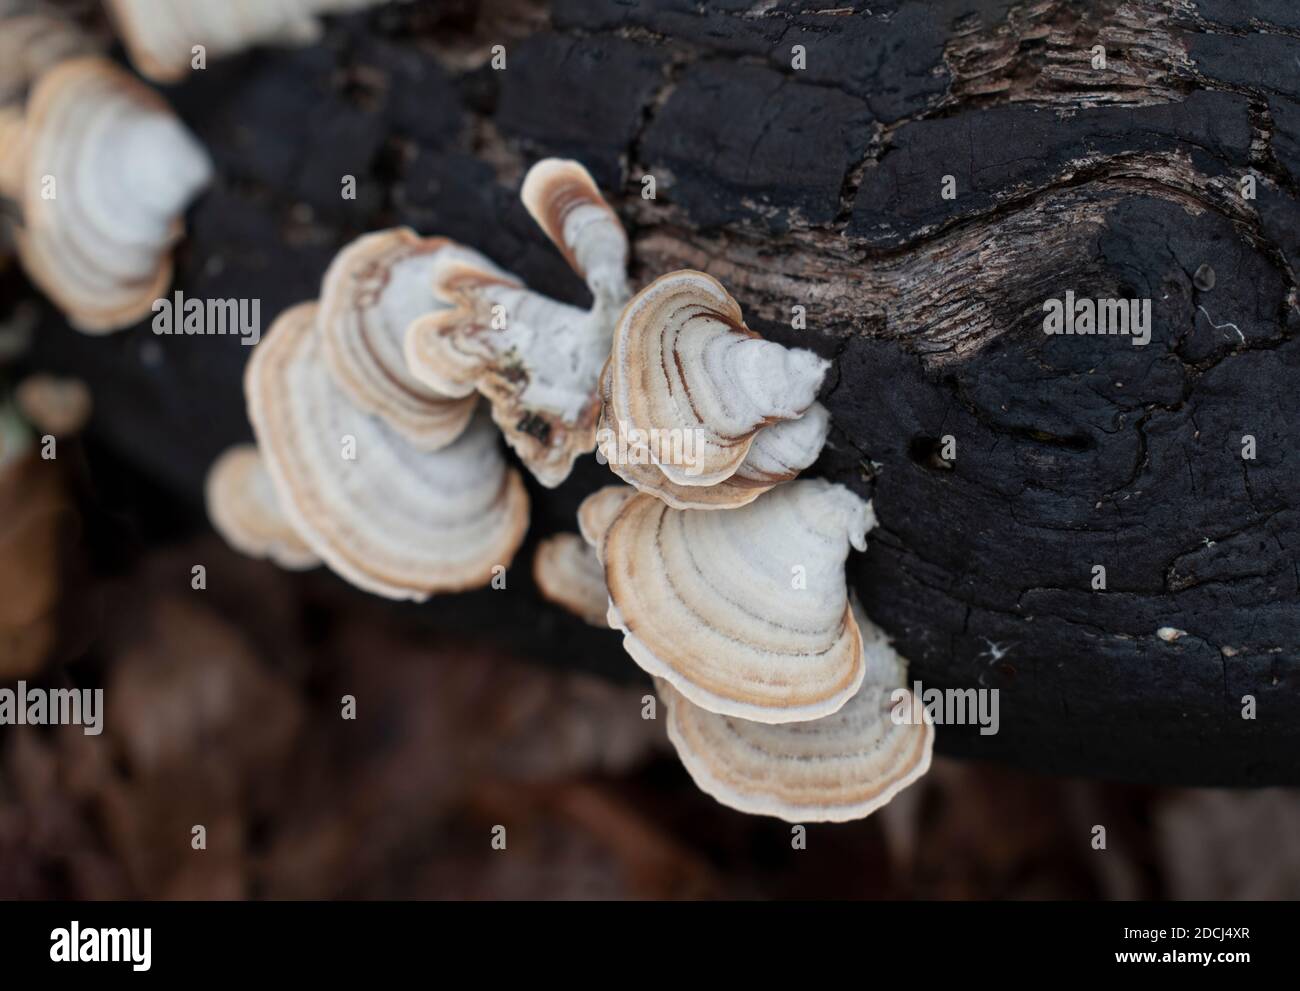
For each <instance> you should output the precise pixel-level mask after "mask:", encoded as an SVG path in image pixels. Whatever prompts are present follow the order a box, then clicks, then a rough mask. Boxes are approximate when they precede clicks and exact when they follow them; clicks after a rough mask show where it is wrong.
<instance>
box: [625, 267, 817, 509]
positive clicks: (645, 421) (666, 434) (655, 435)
mask: <svg viewBox="0 0 1300 991" xmlns="http://www.w3.org/2000/svg"><path fill="white" fill-rule="evenodd" d="M829 367H830V363H829V362H827V361H825V360H824V359H822V358H820V357H818V356H817V355H815V354H814V353H813V352H811V351H807V350H804V349H802V348H793V349H792V348H786V347H784V346H782V345H780V344H777V343H775V342H773V341H765V340H763V338H761V337H760V336H759V335H758V334H756V333H755V332H754V331H752V330H750V329H749V328H748V327H746V326H745V323H744V320H743V319H742V316H741V312H740V306H739V304H737V303H736V301H735V300H734V299H732V298H731V296H730V295H729V294H728V293H727V291H726V289H724V288H723V287H722V285H721V284H720V283H719V282H718V281H717V280H716V279H713V278H711V277H710V276H708V275H705V274H704V273H703V272H695V271H690V270H685V271H681V272H672V273H669V274H668V275H664V276H661V277H660V278H658V279H656V280H655V281H654V282H652V283H651V284H650V285H648V286H646V287H645V288H644V289H642V290H641V291H640V292H639V293H637V294H636V296H634V297H633V298H632V300H631V302H629V303H628V304H627V306H626V307H625V308H624V310H623V313H622V315H621V316H620V317H619V320H618V324H617V326H616V327H615V330H614V345H613V349H612V352H611V354H610V358H609V371H608V373H607V374H608V376H609V378H608V381H607V384H606V390H607V395H608V401H607V402H606V404H605V410H604V420H605V428H606V430H607V431H612V432H614V434H615V438H616V439H615V441H614V442H615V443H617V444H618V445H620V446H624V447H628V448H631V449H632V450H633V451H640V452H642V454H643V456H644V457H646V458H648V460H649V461H650V462H651V463H653V464H654V465H657V466H658V467H659V469H660V470H661V471H662V472H663V474H664V475H665V476H667V478H668V481H670V482H672V483H673V484H674V485H678V486H706V485H716V484H717V483H719V482H722V481H725V480H726V479H729V478H731V476H733V475H735V474H736V473H737V472H738V471H739V470H740V468H741V466H742V465H743V464H744V463H745V459H746V457H747V456H748V455H749V452H750V449H751V447H752V446H753V444H754V440H755V437H756V436H757V435H758V433H759V432H760V431H761V430H763V428H765V427H770V426H771V425H772V424H775V423H778V422H780V421H782V420H796V419H798V418H800V417H802V416H804V414H805V413H807V412H808V410H809V408H810V407H811V406H812V405H813V401H814V400H815V399H816V397H817V391H818V389H819V388H820V386H821V383H822V379H823V378H824V377H825V375H826V371H827V369H828V368H829ZM801 439H802V440H804V441H806V442H808V443H809V445H810V450H809V451H808V452H805V453H803V454H801V455H800V456H798V457H796V458H794V459H793V460H795V461H796V462H797V463H802V464H803V465H805V466H806V465H807V464H811V462H812V460H813V459H815V458H816V455H817V452H818V451H820V444H821V442H822V441H824V440H825V434H824V433H820V435H819V433H818V431H815V430H810V431H808V436H807V437H802V436H801ZM814 442H815V443H814ZM813 447H815V449H812V448H813ZM606 458H607V459H608V460H610V461H611V462H613V461H614V460H616V459H615V458H614V457H611V456H610V453H609V451H608V450H607V451H606ZM783 458H785V459H788V458H789V455H785V456H783ZM618 460H624V459H623V458H619V459H618Z"/></svg>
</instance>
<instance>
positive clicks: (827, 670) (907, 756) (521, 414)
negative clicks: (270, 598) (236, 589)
mask: <svg viewBox="0 0 1300 991" xmlns="http://www.w3.org/2000/svg"><path fill="white" fill-rule="evenodd" d="M521 195H522V199H523V202H524V204H525V206H526V208H527V209H528V211H529V212H530V214H531V215H532V217H533V218H534V219H535V220H536V221H537V223H538V225H539V226H540V227H541V228H542V230H543V231H544V232H545V233H546V235H547V236H548V237H549V238H550V239H551V241H552V242H553V243H554V244H555V246H556V247H557V248H558V249H559V250H560V251H561V253H562V254H563V255H564V257H565V259H566V260H567V261H568V262H569V264H570V265H571V266H572V267H573V269H574V271H576V272H577V273H578V274H579V275H581V276H582V277H583V278H584V280H585V281H586V283H587V286H588V288H589V289H590V292H591V297H592V301H591V305H590V306H589V307H588V308H586V309H582V308H579V307H575V306H570V305H567V304H564V303H560V302H557V301H556V300H554V299H551V298H549V297H547V296H544V295H542V294H541V293H538V292H536V291H534V290H533V289H530V288H529V287H527V286H526V285H524V284H523V282H521V281H520V280H519V279H518V278H516V277H515V276H513V275H511V274H509V273H508V272H506V271H504V270H502V269H501V268H499V267H497V265H496V264H494V263H493V262H492V261H491V260H489V259H488V258H486V257H484V256H483V255H481V254H479V253H478V252H476V251H474V250H473V249H471V248H469V247H466V246H463V245H460V244H457V243H455V242H453V241H449V240H447V239H445V238H440V237H421V236H419V235H417V234H415V233H414V232H412V231H409V230H406V229H404V228H402V229H392V230H386V231H379V232H376V233H372V234H367V235H364V236H363V237H361V238H359V239H357V240H356V241H354V242H353V243H352V244H350V245H348V246H347V247H346V248H345V249H344V250H343V251H341V252H340V253H339V255H338V256H337V257H336V258H335V260H334V261H333V263H332V264H331V265H330V267H329V269H328V271H327V272H326V274H325V277H324V280H323V283H322V289H321V296H320V301H319V303H316V302H310V303H304V304H301V305H299V306H297V307H294V308H291V309H290V310H288V311H286V312H285V313H283V314H281V315H280V317H279V318H278V319H277V320H276V322H275V324H274V325H273V326H272V328H271V330H270V331H269V332H268V333H267V334H266V335H265V337H264V338H263V339H262V341H261V342H260V343H259V344H258V345H257V347H256V349H255V351H254V353H253V356H252V359H251V361H250V362H249V366H248V370H247V373H246V376H245V391H246V398H247V401H248V409H249V418H250V419H251V421H252V423H253V428H254V432H255V434H256V437H257V446H256V447H251V446H249V447H241V448H237V449H234V450H232V451H230V452H227V454H226V455H225V456H223V457H222V458H221V459H220V460H219V461H218V462H217V463H216V464H215V465H214V466H213V469H212V472H211V475H210V477H209V482H208V503H209V511H210V514H211V516H212V519H213V522H214V524H215V525H216V527H217V528H218V529H219V530H220V531H221V532H222V533H223V534H224V535H225V537H226V539H227V540H228V541H229V542H230V543H231V544H232V545H234V546H235V547H237V548H239V549H240V550H243V551H244V552H246V553H248V554H252V555H257V556H263V557H268V558H271V559H272V560H274V561H277V562H279V563H280V564H282V565H284V566H286V567H291V568H294V567H309V566H311V565H312V564H314V563H315V562H316V561H317V560H319V561H321V562H324V563H325V564H326V565H328V566H329V567H330V568H332V569H333V570H334V571H336V572H337V573H338V574H340V575H342V576H343V577H344V578H346V579H347V580H349V581H351V582H352V583H354V584H355V585H357V586H359V587H361V588H363V589H366V590H368V591H371V592H375V593H377V594H380V595H385V596H389V597H392V598H408V599H423V598H426V597H428V596H429V595H432V594H435V593H439V592H449V591H457V590H463V589H469V588H474V587H479V586H483V585H486V584H488V583H489V582H490V581H491V579H492V578H493V577H495V575H496V574H497V570H498V569H499V568H502V569H503V568H504V567H505V566H507V565H508V564H509V563H510V561H511V560H512V558H513V557H514V555H515V553H516V551H517V550H518V548H519V545H520V543H521V542H522V540H523V537H524V532H525V530H526V528H527V525H528V517H529V503H528V497H527V494H526V491H525V488H524V484H523V479H522V477H521V475H520V473H519V471H517V470H516V469H514V468H512V467H510V466H509V464H508V463H507V461H506V459H505V456H504V452H503V450H502V448H501V445H500V438H499V436H498V431H497V430H496V429H494V427H493V422H494V421H495V424H496V426H497V427H499V428H500V433H501V434H503V435H504V438H505V440H506V442H507V443H508V444H509V445H510V446H511V447H512V448H513V449H514V450H515V452H516V454H517V455H518V457H519V460H520V461H521V463H522V464H523V465H524V466H525V467H526V468H528V470H529V471H530V472H531V473H532V474H533V475H534V476H535V478H536V479H537V480H538V482H540V483H541V484H542V485H544V486H556V485H558V484H560V483H561V482H563V481H564V480H565V479H566V478H567V477H568V476H569V474H570V472H571V470H572V467H573V464H574V462H575V460H576V459H577V458H578V457H580V456H581V455H583V454H586V453H590V452H592V451H593V450H599V452H600V455H601V458H602V460H604V461H605V462H606V463H608V465H609V466H610V468H611V470H612V471H613V472H614V473H615V474H616V475H617V476H619V477H620V478H621V479H622V480H623V481H624V482H626V483H628V484H616V485H609V486H606V487H604V488H602V489H600V490H599V491H597V492H595V493H593V494H592V495H590V496H588V497H587V499H586V500H585V501H584V502H583V503H582V506H581V508H580V510H579V512H578V520H577V523H578V530H579V533H561V534H557V535H554V536H551V537H549V538H547V539H545V540H543V541H542V542H541V543H540V544H539V545H538V547H537V551H536V554H535V556H534V558H533V576H534V579H535V581H536V585H537V587H538V589H539V590H540V592H541V594H542V595H543V596H544V597H545V598H547V599H548V600H550V601H552V602H554V603H556V604H557V605H559V606H561V607H563V608H565V609H567V610H569V611H570V612H572V613H574V614H575V615H577V616H579V617H581V618H582V619H583V620H585V621H586V622H588V623H590V624H592V625H594V626H600V627H608V628H611V629H614V630H617V631H619V632H620V633H621V634H622V637H623V645H624V648H625V649H626V651H627V653H628V654H629V655H630V656H631V657H632V659H633V660H634V661H635V662H636V663H637V664H638V665H639V666H640V667H641V668H642V669H643V670H644V671H645V672H647V673H648V674H649V675H651V676H652V677H653V679H654V681H655V684H656V686H657V690H658V692H659V694H660V696H661V698H662V699H663V701H664V705H665V707H666V711H667V722H668V729H669V738H670V740H671V741H672V743H673V745H674V746H675V747H676V748H677V751H678V753H679V755H680V756H681V759H682V761H683V763H684V764H685V766H686V767H687V769H688V770H689V772H690V773H691V775H692V776H693V777H694V779H695V780H696V782H697V783H698V784H699V785H700V787H701V788H702V789H704V790H705V791H706V792H708V793H709V794H711V795H713V796H714V797H716V798H717V799H718V800H719V801H721V802H723V803H725V804H727V805H730V806H733V807H734V808H737V809H740V810H742V811H746V812H752V813H759V814H766V815H775V816H782V817H785V818H787V819H790V820H792V821H817V820H825V821H842V820H847V819H854V818H859V817H861V816H865V815H867V814H869V813H870V812H872V811H873V810H874V809H876V808H878V807H879V806H881V805H883V804H884V803H886V802H888V801H889V800H890V798H891V797H892V796H893V795H894V794H895V793H896V792H897V791H898V790H900V789H901V788H903V787H905V786H906V785H908V784H909V783H911V782H912V781H914V780H915V779H916V778H918V777H919V776H920V775H922V774H924V773H925V771H926V769H927V768H928V766H929V762H930V752H931V748H932V746H933V738H934V730H933V726H932V725H931V724H930V723H929V722H928V721H927V719H926V718H925V716H924V713H923V712H919V711H918V707H917V705H916V700H915V699H913V698H912V696H911V695H910V693H909V692H908V691H907V688H906V687H905V686H906V664H905V662H904V661H903V660H902V659H901V658H900V657H899V656H898V655H897V653H895V651H894V650H893V649H892V648H891V647H890V645H889V643H888V641H887V639H886V637H885V635H884V634H883V633H882V632H881V631H880V630H879V629H877V628H876V627H875V626H874V625H873V624H872V623H871V622H870V621H869V620H868V619H867V618H866V616H865V615H864V614H863V613H862V611H861V610H860V608H858V606H857V604H856V602H855V601H854V600H853V598H852V596H851V594H850V591H849V588H848V583H847V580H846V576H845V562H846V560H847V558H848V555H849V553H850V552H851V551H852V550H854V549H856V550H859V551H861V550H864V549H865V547H866V535H867V533H868V531H869V530H870V529H871V528H872V527H873V526H874V525H875V516H874V513H873V510H872V507H871V504H870V503H869V502H867V501H865V500H864V499H862V498H860V497H859V496H858V495H856V494H854V493H853V492H852V491H850V490H849V489H848V488H846V487H845V486H843V485H838V484H833V483H832V482H829V481H827V480H825V479H818V478H810V479H801V478H799V477H798V476H799V475H800V474H801V473H802V472H803V471H804V470H805V469H807V468H809V467H810V466H811V465H812V464H813V463H814V462H815V461H816V460H817V458H818V456H819V455H820V453H821V450H822V448H823V446H824V445H825V443H826V439H827V433H828V430H829V427H830V416H829V414H828V412H827V410H826V409H825V408H824V407H823V406H821V405H820V404H819V403H818V402H817V395H818V393H819V391H820V389H821V387H822V384H823V380H824V378H825V376H826V373H827V371H828V369H829V367H830V363H829V362H827V361H825V360H824V359H822V358H821V357H819V356H818V355H816V354H815V353H813V352H811V351H808V350H804V349H800V348H787V347H785V346H783V345H781V344H779V343H776V342H773V341H767V340H765V339H763V337H762V336H760V335H759V334H757V333H756V332H754V331H753V330H751V329H750V328H748V327H747V326H746V325H745V322H744V319H743V315H742V313H741V309H740V306H739V305H738V304H737V302H736V301H735V300H734V299H732V297H731V296H730V295H729V294H728V293H727V291H726V289H724V288H723V286H722V285H721V284H719V283H718V282H717V281H716V280H714V279H712V278H710V277H709V276H707V275H704V274H703V273H700V272H694V271H682V272H673V273H671V274H669V275H665V276H663V277H661V278H659V279H657V280H655V281H654V282H652V283H651V284H650V285H648V286H647V287H646V288H644V289H642V290H641V291H640V292H639V293H637V294H636V295H635V296H632V295H631V292H630V287H629V285H628V279H627V265H628V241H627V237H626V235H625V233H624V231H623V228H622V225H621V224H620V222H619V220H618V217H617V216H616V215H615V213H614V212H613V210H612V209H611V208H610V207H609V205H608V204H607V203H606V202H605V200H604V199H603V197H602V196H601V194H600V192H599V191H598V190H597V188H596V186H595V184H594V183H593V181H592V179H591V177H590V175H588V173H587V171H586V170H585V169H584V168H583V167H582V166H581V165H579V164H578V163H576V162H570V161H563V160H556V159H547V160H544V161H542V162H539V163H537V164H536V165H535V166H534V167H533V168H532V169H531V170H530V171H529V173H528V175H527V177H526V178H525V180H524V184H523V189H522V194H521ZM629 297H630V298H629ZM487 407H490V410H491V415H490V417H489V415H488V412H487ZM900 706H902V707H903V708H906V709H907V710H908V711H907V713H905V714H904V718H895V717H896V716H897V715H898V711H897V710H898V709H899V707H900Z"/></svg>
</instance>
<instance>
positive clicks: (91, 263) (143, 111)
mask: <svg viewBox="0 0 1300 991" xmlns="http://www.w3.org/2000/svg"><path fill="white" fill-rule="evenodd" d="M211 174H212V168H211V164H210V162H209V160H208V156H207V152H205V151H204V149H203V148H202V146H200V145H199V144H198V142H197V141H195V139H194V138H193V136H191V135H190V133H189V132H188V131H186V130H185V128H184V127H183V126H182V125H181V123H180V121H179V120H178V119H177V118H176V117H175V116H174V115H173V114H172V112H171V110H170V109H169V108H168V107H167V104H166V103H165V102H164V101H163V100H162V99H161V98H160V97H159V96H158V95H157V94H156V93H154V92H153V91H152V90H150V89H149V88H148V87H147V86H145V85H144V84H142V83H140V82H139V81H138V80H136V79H135V78H134V77H133V76H131V75H130V74H129V73H127V72H125V71H123V70H122V69H119V68H118V67H117V66H115V65H114V64H113V63H112V62H110V61H108V60H107V59H103V58H100V57H98V56H86V57H81V58H74V59H68V60H67V61H64V62H61V63H59V64H58V65H56V66H55V67H54V68H52V69H50V70H49V71H48V72H46V73H45V74H44V75H42V76H41V77H40V79H39V80H37V82H36V85H35V87H34V88H33V89H32V93H31V96H30V98H29V99H28V101H27V110H26V116H25V119H24V124H23V162H22V167H21V170H20V172H19V175H18V182H17V184H16V185H11V186H10V187H9V188H7V189H6V190H4V193H5V194H6V195H8V196H10V197H12V198H13V199H15V200H16V201H17V202H18V204H19V211H20V213H21V223H20V226H19V227H18V229H17V231H16V240H17V244H18V254H19V257H20V259H21V260H22V262H23V266H24V267H25V268H26V269H27V272H28V274H29V275H30V276H31V278H32V281H33V282H35V283H36V284H37V285H38V286H39V287H40V288H41V290H42V291H44V292H45V294H46V295H48V296H49V297H50V298H51V299H52V300H53V301H54V302H55V303H56V304H57V305H58V306H59V308H60V309H61V310H63V312H64V313H65V314H66V315H67V317H68V320H69V321H70V322H71V323H72V324H73V325H74V326H75V327H77V328H79V329H80V330H83V331H87V332H91V333H102V332H105V331H110V330H116V329H118V328H121V327H125V326H128V325H129V324H132V323H134V322H135V321H137V320H139V319H141V318H142V317H144V316H145V315H146V314H148V313H149V312H150V310H151V308H152V306H153V303H154V300H155V299H157V298H158V297H159V296H160V295H162V294H163V293H164V292H165V291H166V289H167V286H168V285H169V284H170V282H171V276H172V262H171V248H172V245H173V243H174V242H175V241H176V240H177V239H178V238H179V237H180V234H181V231H182V221H181V214H182V213H183V212H184V210H185V207H186V205H187V204H188V203H189V202H190V200H191V199H193V197H194V196H195V195H197V194H198V192H199V191H200V190H201V189H202V188H203V187H204V186H206V185H207V183H208V181H209V179H210V177H211Z"/></svg>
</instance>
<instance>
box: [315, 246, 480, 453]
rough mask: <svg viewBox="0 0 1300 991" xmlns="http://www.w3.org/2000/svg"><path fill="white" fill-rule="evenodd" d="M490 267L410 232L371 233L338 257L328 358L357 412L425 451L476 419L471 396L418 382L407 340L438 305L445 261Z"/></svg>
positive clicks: (324, 300) (328, 305)
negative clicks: (434, 284)
mask: <svg viewBox="0 0 1300 991" xmlns="http://www.w3.org/2000/svg"><path fill="white" fill-rule="evenodd" d="M443 257H452V258H456V259H464V260H471V261H475V262H478V263H481V264H485V265H490V264H491V263H490V262H488V261H487V259H485V258H483V257H482V256H481V255H479V254H477V253H476V252H474V251H471V250H470V249H469V248H464V247H462V246H460V245H458V244H456V243H455V242H454V241H449V240H448V239H447V238H442V237H428V238H422V237H420V236H418V235H417V234H416V233H415V232H414V231H411V230H410V229H408V228H405V227H395V228H391V229H389V230H384V231H378V232H376V233H373V234H365V235H362V236H361V237H359V238H357V239H356V240H355V241H353V242H352V243H351V244H349V245H348V246H347V247H345V248H344V249H343V250H342V251H340V252H339V253H338V255H336V256H335V258H334V261H333V262H331V263H330V267H329V269H328V271H326V273H325V279H324V281H323V282H322V284H321V298H320V316H319V318H318V319H319V322H320V327H321V332H322V334H323V337H324V354H325V360H326V362H327V364H328V365H329V368H330V372H331V373H332V374H333V376H334V379H335V381H336V382H338V384H339V387H340V388H341V389H342V390H343V392H344V393H345V394H346V395H347V397H348V399H349V400H350V401H351V402H352V404H353V405H355V406H356V407H357V408H359V409H361V410H363V411H364V412H366V413H373V414H374V415H376V416H380V417H382V418H383V419H384V420H386V421H387V422H388V424H389V425H390V426H392V427H393V428H394V429H395V430H397V432H398V433H400V434H401V435H402V436H403V437H404V438H405V439H406V440H407V442H408V443H410V444H412V445H414V446H415V447H418V448H420V449H421V450H425V451H433V450H437V449H438V448H440V447H445V446H446V445H447V444H450V443H451V442H452V441H454V440H455V439H456V438H457V437H458V436H459V435H460V432H461V431H462V430H464V429H465V425H466V424H467V423H469V419H470V417H471V416H472V415H473V413H474V406H475V405H476V402H477V399H476V397H475V396H474V395H473V394H472V392H471V394H469V395H468V396H467V395H466V394H464V393H456V394H453V393H452V392H450V391H442V390H437V389H434V388H431V387H429V386H427V385H425V384H424V383H423V382H421V381H420V380H419V379H418V378H416V377H415V376H413V375H412V374H411V373H410V372H409V371H408V370H407V367H406V362H405V360H404V358H403V356H402V339H403V335H404V334H405V332H406V328H407V327H408V326H409V325H410V324H411V322H412V321H413V320H415V319H416V318H417V317H419V316H421V315H422V314H424V313H427V312H428V311H429V310H431V309H434V308H436V307H437V306H439V304H438V303H437V301H436V300H435V299H434V296H433V291H432V289H431V288H430V285H431V279H432V273H433V269H434V266H435V264H436V263H437V261H438V259H440V258H443Z"/></svg>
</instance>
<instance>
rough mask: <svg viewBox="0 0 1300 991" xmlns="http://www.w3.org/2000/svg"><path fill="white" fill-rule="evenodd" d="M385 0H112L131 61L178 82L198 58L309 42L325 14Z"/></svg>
mask: <svg viewBox="0 0 1300 991" xmlns="http://www.w3.org/2000/svg"><path fill="white" fill-rule="evenodd" d="M383 2H385V0H218V2H214V0H108V9H109V13H110V14H111V15H112V18H113V21H114V23H115V24H116V25H117V28H118V31H119V33H120V34H121V35H122V40H123V42H124V43H125V45H126V50H127V52H128V53H129V55H130V56H131V61H132V62H133V63H134V64H135V67H136V68H137V69H139V70H140V72H141V73H142V74H143V75H145V76H148V77H149V78H150V79H152V80H154V81H155V82H160V83H169V82H177V81H178V80H181V79H183V78H185V76H186V75H187V74H188V73H189V72H190V69H191V68H192V67H194V66H195V64H196V61H195V60H196V58H199V57H202V59H203V60H204V62H206V60H207V58H209V57H211V58H220V57H221V56H223V55H231V54H234V53H236V52H241V51H243V50H244V49H246V48H251V47H253V46H254V45H264V44H269V45H307V44H311V43H313V42H315V41H318V40H319V39H320V35H321V24H320V18H321V17H322V16H323V15H328V14H341V13H347V12H348V11H353V10H361V9H363V8H365V7H373V6H376V5H377V4H379V3H383Z"/></svg>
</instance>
